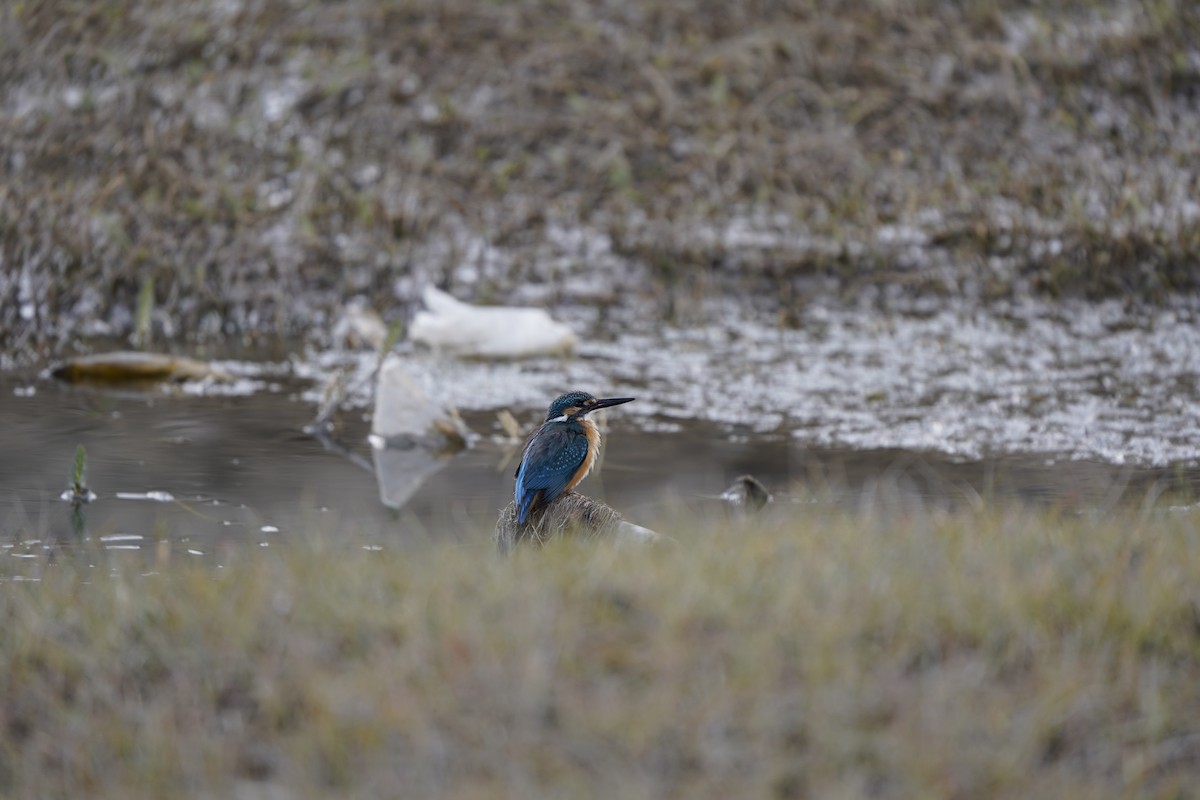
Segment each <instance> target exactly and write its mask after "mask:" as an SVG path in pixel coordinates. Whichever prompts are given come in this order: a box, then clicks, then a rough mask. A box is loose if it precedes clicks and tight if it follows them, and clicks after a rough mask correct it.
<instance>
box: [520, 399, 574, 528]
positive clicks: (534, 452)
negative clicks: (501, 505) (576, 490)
mask: <svg viewBox="0 0 1200 800" xmlns="http://www.w3.org/2000/svg"><path fill="white" fill-rule="evenodd" d="M587 453H588V441H587V436H586V435H585V434H584V432H583V427H582V426H581V425H580V424H579V423H578V422H574V421H571V422H547V423H545V424H543V425H542V427H541V428H539V429H538V431H537V433H535V434H534V435H533V438H532V439H530V440H529V444H528V445H526V446H525V452H524V453H522V455H521V466H520V467H518V468H517V482H516V486H515V487H514V488H513V499H514V501H515V502H516V505H517V523H518V524H521V525H523V524H525V520H526V519H528V518H529V514H530V512H531V511H533V509H534V507H535V506H544V505H546V504H547V503H550V502H552V501H553V500H554V499H555V498H557V497H558V496H559V495H561V494H562V493H563V492H565V491H566V489H567V485H568V484H569V483H570V482H571V479H572V478H574V477H575V473H576V472H578V471H579V468H580V467H581V466H582V465H583V462H584V459H586V458H587Z"/></svg>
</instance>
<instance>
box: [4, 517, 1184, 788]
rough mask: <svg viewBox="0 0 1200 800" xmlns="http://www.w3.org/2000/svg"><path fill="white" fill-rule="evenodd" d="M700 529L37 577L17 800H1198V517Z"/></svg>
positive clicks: (308, 548)
mask: <svg viewBox="0 0 1200 800" xmlns="http://www.w3.org/2000/svg"><path fill="white" fill-rule="evenodd" d="M693 529H694V526H691V525H688V524H687V523H686V522H682V521H680V522H678V523H677V524H676V525H675V526H674V529H673V530H672V533H673V534H674V535H675V536H676V538H677V539H678V540H679V543H678V544H677V545H674V546H665V547H659V548H656V549H644V550H639V549H614V548H612V547H608V546H603V545H597V544H594V543H592V544H586V543H578V542H558V543H556V544H554V545H553V546H551V547H549V548H548V549H546V550H544V551H532V550H525V551H521V552H519V553H518V554H517V556H516V557H514V558H512V559H508V560H505V559H500V558H498V557H496V556H494V555H493V554H492V553H491V552H490V550H488V549H487V548H486V547H485V546H483V545H482V544H481V545H480V547H478V548H476V547H461V546H457V547H455V546H440V545H430V546H428V547H423V548H419V549H416V550H408V551H402V550H396V551H391V552H388V551H384V552H367V551H364V550H361V549H359V548H358V547H357V546H356V545H354V544H352V543H345V542H343V543H340V544H333V543H330V542H328V541H324V542H322V541H317V540H313V541H308V542H297V543H294V544H293V545H292V546H289V547H286V548H281V549H272V550H269V551H257V550H247V551H246V552H244V553H241V554H240V555H239V556H237V557H234V558H231V559H230V560H229V561H228V562H227V563H226V564H225V565H224V566H223V567H222V568H221V569H218V570H214V569H212V567H211V565H210V566H207V567H205V566H197V565H195V564H193V563H185V562H178V563H166V564H161V565H160V568H159V569H158V570H157V571H155V572H152V573H150V574H139V573H140V570H139V569H136V568H131V567H130V565H129V564H128V563H125V562H122V564H116V563H115V562H114V563H113V565H111V566H112V567H113V569H112V571H111V572H110V571H109V570H108V569H105V568H99V569H86V568H85V567H84V566H83V564H85V563H86V562H88V561H89V560H90V561H92V562H93V563H96V564H98V565H99V566H101V567H104V565H105V564H107V561H106V559H105V554H104V553H102V552H97V553H94V554H92V556H93V557H88V555H87V554H86V553H84V554H81V555H82V557H80V558H62V559H60V560H58V561H57V563H50V562H47V563H44V564H42V565H40V569H39V571H40V572H41V574H42V580H41V582H40V583H31V582H8V585H6V586H5V587H4V590H3V592H0V624H2V625H3V630H4V635H3V636H2V637H0V681H2V682H3V692H0V725H2V726H3V730H4V736H3V737H2V739H0V794H3V795H4V796H6V797H65V796H87V797H131V796H154V797H167V796H179V795H191V796H212V797H235V796H236V797H328V796H339V797H384V796H392V797H400V796H403V797H463V798H468V797H481V798H482V797H521V798H533V797H620V798H663V797H689V798H690V797H866V796H870V797H898V798H899V797H964V798H967V797H969V798H984V797H1096V796H1114V797H1115V796H1139V797H1184V796H1188V795H1189V794H1190V793H1191V792H1193V791H1194V789H1195V786H1196V785H1198V784H1197V781H1198V779H1200V716H1198V715H1197V709H1200V618H1198V609H1200V530H1198V525H1197V513H1196V511H1194V510H1192V511H1174V512H1167V511H1156V512H1151V513H1142V514H1135V513H1133V512H1131V511H1130V512H1120V513H1117V514H1113V515H1108V516H1104V517H1096V518H1089V517H1081V516H1067V515H1062V514H1053V513H1034V512H1030V511H1025V510H1017V509H991V510H988V511H984V512H980V513H962V514H953V515H941V516H939V515H933V516H929V515H909V516H903V517H901V516H898V515H897V516H889V515H877V516H872V517H869V518H868V517H864V516H861V515H841V514H838V513H836V512H830V513H828V514H824V515H821V516H819V517H818V516H806V517H805V518H800V519H795V520H793V521H791V522H788V523H776V522H769V521H768V522H765V523H762V525H761V526H760V527H746V528H737V527H731V528H730V529H729V530H725V531H719V532H715V533H711V534H704V535H699V534H696V533H694V532H692V531H693ZM482 538H483V537H482V536H481V541H482ZM8 561H9V562H10V563H15V561H16V560H15V559H9V560H8ZM77 564H78V565H77ZM20 566H21V567H22V568H27V567H28V566H29V564H28V562H24V563H22V564H21V565H20ZM0 569H3V570H4V572H5V573H11V571H12V570H13V569H14V567H12V566H9V567H0Z"/></svg>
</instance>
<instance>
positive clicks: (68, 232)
mask: <svg viewBox="0 0 1200 800" xmlns="http://www.w3.org/2000/svg"><path fill="white" fill-rule="evenodd" d="M901 5H903V7H900V6H901ZM0 31H2V32H0V72H2V73H3V74H4V75H5V80H4V81H3V83H2V85H0V263H2V264H3V269H2V270H0V349H2V350H3V351H4V352H5V353H6V354H7V355H6V356H5V358H6V361H7V362H8V363H10V364H11V363H13V361H14V360H18V361H29V360H37V359H40V358H46V357H48V356H50V355H54V354H61V353H62V352H64V351H69V350H72V349H75V348H76V347H77V346H78V342H79V341H80V340H81V339H82V340H87V339H89V338H93V337H102V336H107V337H124V336H127V335H129V334H130V332H131V331H132V330H133V329H134V327H135V325H136V318H137V316H138V298H139V294H142V293H143V292H145V293H147V294H149V295H150V297H151V299H152V300H153V303H152V311H151V314H150V327H151V330H152V333H153V335H154V336H155V337H156V339H157V340H158V341H160V342H164V341H165V342H179V341H189V342H197V341H200V342H203V341H218V340H221V339H226V338H230V337H250V338H251V339H254V338H256V337H264V336H265V337H279V336H295V335H302V336H304V337H307V338H309V339H310V340H314V341H320V340H321V339H322V338H323V337H325V336H327V335H328V330H329V328H330V326H331V324H332V320H333V318H334V317H335V316H336V313H337V311H338V309H340V308H341V307H342V306H343V304H344V303H345V302H346V301H347V300H348V299H349V298H352V297H363V298H366V300H367V302H368V303H370V304H371V305H373V306H375V307H376V308H378V309H379V310H380V311H381V312H383V313H384V315H385V317H387V318H389V319H404V318H407V317H408V316H409V315H410V314H411V313H412V311H413V308H414V305H415V303H416V301H417V297H418V294H419V292H420V289H421V287H422V286H424V285H425V284H427V283H434V284H437V285H440V286H442V287H444V288H447V289H449V290H450V291H452V292H453V293H455V294H456V295H458V296H460V297H461V298H463V299H466V300H473V301H476V302H509V303H535V304H539V305H544V306H548V307H551V308H558V307H570V306H574V305H577V306H580V307H587V308H591V309H600V312H601V316H603V314H604V310H605V309H619V308H620V307H621V306H622V305H624V304H627V303H629V302H631V301H632V300H637V301H640V302H641V303H643V304H645V305H646V306H648V307H649V308H650V309H651V310H652V311H651V313H653V314H655V315H656V316H657V317H659V318H666V319H680V318H685V319H686V317H687V315H688V314H689V313H693V311H692V309H694V308H695V307H696V305H697V299H698V298H701V299H702V298H705V297H712V296H719V297H727V298H733V299H735V300H736V301H738V302H741V303H743V304H744V305H745V306H746V307H752V306H756V305H766V306H770V307H773V313H775V314H776V315H777V318H778V320H779V324H780V325H782V326H787V325H788V324H790V322H792V321H793V320H794V318H795V317H796V316H797V315H798V314H801V313H803V309H804V307H805V306H806V304H807V303H808V302H809V301H810V300H811V298H813V297H821V298H829V297H833V298H839V299H842V300H845V301H848V302H850V303H857V302H860V301H861V299H862V298H863V297H864V296H865V297H868V298H878V302H880V303H886V301H887V300H888V298H895V297H913V296H916V297H927V298H933V299H935V300H936V299H937V298H941V297H952V298H956V299H966V300H970V301H972V302H989V301H992V300H994V299H997V298H999V299H1014V298H1015V299H1021V298H1024V297H1028V296H1038V297H1043V298H1048V299H1051V300H1053V299H1055V298H1059V297H1067V296H1070V297H1078V296H1082V297H1086V298H1103V297H1109V298H1111V297H1118V298H1123V299H1126V300H1127V301H1131V302H1149V303H1157V302H1163V301H1164V299H1166V298H1169V297H1170V296H1171V295H1172V294H1177V293H1180V292H1183V293H1187V292H1190V291H1192V290H1194V289H1195V288H1196V287H1197V285H1198V284H1200V267H1198V266H1197V265H1198V263H1200V259H1198V255H1200V224H1197V223H1198V222H1200V204H1198V203H1197V202H1196V199H1195V198H1196V197H1197V196H1198V195H1200V189H1198V178H1197V167H1196V165H1197V164H1200V154H1198V153H1197V149H1196V148H1197V144H1196V143H1197V142H1200V106H1198V105H1197V103H1196V97H1197V92H1198V91H1200V49H1198V46H1197V44H1196V43H1197V42H1200V10H1197V9H1196V8H1195V7H1193V6H1191V5H1188V4H1179V5H1178V6H1175V7H1168V6H1162V7H1159V6H1155V7H1149V6H1146V5H1144V4H1140V3H1133V2H1114V3H1107V4H1100V5H1096V4H1092V3H1078V4H1076V3H1070V4H1066V5H1065V6H1063V7H1061V8H1059V9H1057V10H1055V11H1052V12H1051V11H1046V10H1037V9H1031V8H1028V7H1025V6H1023V5H1020V4H1015V3H1014V4H1006V3H1005V4H996V3H990V2H989V3H982V2H979V3H966V4H963V5H961V6H959V7H954V8H950V7H946V6H945V5H944V4H940V3H915V4H907V5H904V4H894V5H888V6H887V7H881V6H879V5H878V4H871V3H846V4H839V6H838V9H837V10H836V11H835V12H830V11H826V10H823V9H821V8H819V7H818V6H817V5H815V4H807V3H795V4H786V5H785V4H770V3H763V4H757V5H751V6H746V7H738V8H736V9H734V8H729V7H727V5H726V4H717V3H707V2H698V1H697V2H688V1H685V0H678V1H674V2H670V3H667V4H646V3H638V2H629V3H613V4H605V5H595V4H588V5H585V6H573V5H570V6H562V5H557V4H548V3H543V2H533V1H532V0H524V1H521V2H513V3H504V4H497V5H487V6H479V5H478V4H474V3H467V2H450V3H440V4H432V3H430V4H425V3H399V4H392V5H383V4H376V3H372V2H366V1H365V0H352V1H351V2H347V3H341V4H338V5H336V6H326V5H324V4H313V5H308V4H300V5H299V6H295V4H289V3H283V2H263V3H242V2H229V3H211V4H208V3H198V4H193V5H190V6H188V7H187V8H186V9H183V10H181V9H179V8H178V7H177V5H176V4H174V3H169V2H161V1H156V0H148V1H147V2H141V3H138V4H135V5H133V6H127V4H124V3H118V2H116V1H115V0H111V2H99V3H93V4H89V5H88V6H87V7H86V8H84V9H80V8H78V7H77V6H75V5H73V4H71V3H68V2H65V0H62V1H61V2H57V1H51V2H45V3H38V4H16V5H8V6H6V7H5V8H4V9H3V10H0ZM151 280H152V281H153V283H152V284H151V283H150V282H151ZM147 286H150V289H149V290H147V289H146V287H147Z"/></svg>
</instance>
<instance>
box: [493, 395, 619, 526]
mask: <svg viewBox="0 0 1200 800" xmlns="http://www.w3.org/2000/svg"><path fill="white" fill-rule="evenodd" d="M633 399H634V398H632V397H608V398H604V399H600V400H598V399H596V398H595V397H593V396H592V395H590V394H588V393H587V392H578V391H577V392H567V393H566V394H564V395H562V396H560V397H558V398H557V399H556V400H555V401H554V402H553V403H551V404H550V410H549V411H548V412H547V413H546V421H545V422H543V423H542V424H541V426H540V427H539V428H538V429H537V430H536V431H534V432H533V435H532V436H530V437H529V441H527V442H526V443H525V449H524V450H522V451H521V464H520V466H518V467H517V474H516V478H517V484H516V487H515V488H514V490H513V498H514V499H515V501H516V504H517V523H518V524H520V525H524V524H525V520H527V519H528V518H529V515H530V513H531V512H533V511H534V509H537V508H540V507H542V506H545V505H549V504H550V503H551V502H553V501H554V499H555V498H557V497H558V496H559V495H561V494H563V493H565V492H569V491H571V490H572V489H574V488H575V486H576V485H577V484H578V483H579V482H580V481H582V480H583V479H584V478H586V477H587V474H588V472H590V471H591V469H592V466H593V465H594V464H595V463H596V455H597V454H598V453H599V452H600V430H599V429H598V428H597V427H596V423H594V422H592V421H591V420H590V419H588V418H587V415H588V414H590V413H591V412H593V411H598V410H600V409H601V408H608V407H609V406H619V405H621V403H628V402H631V401H632V400H633Z"/></svg>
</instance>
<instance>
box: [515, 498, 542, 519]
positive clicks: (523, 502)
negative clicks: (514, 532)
mask: <svg viewBox="0 0 1200 800" xmlns="http://www.w3.org/2000/svg"><path fill="white" fill-rule="evenodd" d="M541 496H542V490H541V489H539V490H537V491H536V492H526V493H525V494H524V495H522V496H521V497H520V498H519V499H518V500H517V524H518V525H524V524H525V520H527V519H529V512H530V511H532V510H533V507H534V505H535V504H536V503H537V501H538V498H540V497H541Z"/></svg>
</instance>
